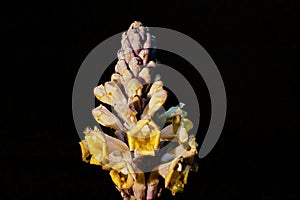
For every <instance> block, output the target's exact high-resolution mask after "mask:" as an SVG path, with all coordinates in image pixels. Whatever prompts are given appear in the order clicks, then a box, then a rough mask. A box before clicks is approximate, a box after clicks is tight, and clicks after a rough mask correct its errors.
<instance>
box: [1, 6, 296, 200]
mask: <svg viewBox="0 0 300 200" xmlns="http://www.w3.org/2000/svg"><path fill="white" fill-rule="evenodd" d="M1 10H2V11H1V20H2V21H3V23H1V24H2V28H1V30H0V31H1V33H2V35H3V36H2V39H3V42H2V44H1V46H2V50H4V51H3V53H2V56H3V60H2V72H1V75H2V76H1V77H2V78H1V82H2V87H1V89H2V90H1V93H2V94H1V102H2V103H1V105H2V109H1V127H0V131H1V134H0V159H1V165H0V181H1V185H2V186H1V198H2V199H24V198H32V197H38V198H42V199H72V198H80V199H83V198H85V199H91V198H94V199H120V195H119V193H118V192H117V190H116V189H115V188H114V185H113V184H112V182H111V180H110V177H109V175H108V173H107V172H106V171H102V170H101V168H99V167H97V166H93V165H89V164H86V163H84V162H82V161H81V152H80V147H79V145H78V142H79V137H78V135H77V132H76V130H75V126H74V123H73V118H72V107H71V106H72V87H73V82H74V80H75V76H76V73H77V70H78V69H79V67H80V65H81V63H82V61H83V60H84V59H85V57H86V56H87V55H88V53H89V52H90V51H91V50H92V49H93V48H94V47H95V46H97V45H98V44H99V43H101V42H102V41H103V40H105V39H106V38H108V37H110V36H112V35H114V34H116V33H118V32H120V31H125V30H126V29H127V28H128V26H129V25H130V24H131V22H133V21H134V20H139V21H142V22H143V24H145V25H147V26H158V27H166V28H170V29H174V30H178V31H180V32H183V33H185V34H187V35H188V36H190V37H192V38H193V39H195V40H196V41H198V42H199V43H200V44H201V45H202V46H203V47H204V48H205V49H206V50H207V52H208V53H209V54H210V55H211V57H212V58H213V60H214V61H215V63H216V65H217V66H218V68H219V70H220V73H221V75H222V77H223V80H224V83H225V87H226V91H227V98H228V112H227V119H226V124H225V127H224V130H223V133H222V135H221V138H220V140H219V141H218V143H217V145H216V146H215V148H214V149H213V151H212V152H211V153H210V154H209V155H208V156H207V157H205V158H204V159H201V160H199V171H198V172H197V173H194V174H191V175H190V177H189V182H188V184H187V185H186V188H185V191H184V193H183V194H178V195H177V196H175V197H172V196H171V195H170V193H168V191H166V193H164V198H163V199H191V198H196V199H205V200H209V199H220V200H221V199H222V200H224V199H262V200H267V199H268V200H269V199H299V198H300V194H299V177H298V167H299V166H298V165H297V164H296V163H297V160H298V159H299V154H298V151H297V150H298V146H299V142H298V140H297V137H296V136H297V135H298V134H299V131H298V130H297V129H296V123H297V122H298V121H299V117H298V113H297V108H298V105H297V103H298V101H299V88H298V85H297V84H298V82H299V81H298V80H297V73H296V71H295V70H296V67H299V30H298V26H299V20H298V18H297V17H298V16H297V15H298V13H299V1H296V0H295V1H283V0H281V1H280V0H272V1H271V0H269V1H268V0H262V1H257V2H254V1H246V0H232V1H225V0H220V1H216V0H212V1H209V0H199V1H183V2H182V1H172V2H169V3H167V2H164V1H159V2H154V1H143V2H142V1H139V2H126V1H123V3H121V2H115V1H110V2H108V3H103V2H101V1H94V2H86V1H82V2H78V1H73V2H70V3H67V2H65V3H54V2H44V1H42V2H39V3H30V2H27V1H26V2H24V3H17V2H14V3H11V5H3V6H2V7H1ZM99 56H101V55H99ZM83 98H84V97H83Z"/></svg>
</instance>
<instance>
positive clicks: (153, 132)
mask: <svg viewBox="0 0 300 200" xmlns="http://www.w3.org/2000/svg"><path fill="white" fill-rule="evenodd" d="M127 137H128V144H129V149H130V151H133V150H136V153H137V154H140V155H151V156H154V155H155V152H154V150H155V149H158V147H159V141H160V131H159V129H158V127H157V125H156V124H155V123H154V122H153V121H152V120H150V119H141V120H139V121H138V122H137V123H136V124H135V125H134V126H133V127H132V128H131V129H130V130H129V131H127Z"/></svg>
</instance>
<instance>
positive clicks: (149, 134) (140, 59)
mask: <svg viewBox="0 0 300 200" xmlns="http://www.w3.org/2000/svg"><path fill="white" fill-rule="evenodd" d="M154 39H155V38H154V37H153V36H152V35H151V34H150V33H149V29H148V28H147V27H144V26H143V25H142V24H141V23H140V22H134V23H132V25H131V26H130V27H129V29H128V31H127V32H125V33H124V34H123V36H122V40H121V46H122V47H121V49H120V50H119V51H118V59H119V60H118V62H117V64H116V66H115V73H113V74H112V76H111V80H110V81H108V82H105V83H104V84H101V85H99V86H97V87H96V88H95V89H94V94H95V96H96V98H97V99H99V100H100V101H101V102H103V103H105V104H108V105H110V106H112V108H113V110H114V112H115V113H116V115H115V114H114V113H112V112H111V111H110V110H109V109H107V108H106V107H105V106H104V105H100V106H98V107H97V108H95V109H93V111H92V114H93V116H94V118H95V120H96V121H97V122H98V123H100V124H101V125H103V126H106V127H110V128H112V129H114V133H115V135H114V136H110V135H107V134H105V133H103V132H102V131H100V130H99V129H98V128H97V127H95V128H94V129H90V128H86V130H85V131H84V134H85V138H84V140H82V141H81V142H80V146H81V150H82V159H83V160H84V161H85V162H89V163H91V164H95V165H100V166H102V168H103V169H104V170H110V176H111V178H112V180H113V182H114V183H115V185H116V187H117V188H118V190H119V191H120V192H121V194H122V197H123V199H132V200H134V199H136V200H138V199H156V198H157V197H159V195H160V191H161V189H162V188H158V183H159V181H160V179H161V178H164V186H165V188H168V189H170V190H171V192H172V194H173V195H175V194H176V192H181V191H183V188H184V185H185V184H186V183H187V177H188V173H189V171H191V170H193V171H196V170H197V167H196V166H197V165H196V162H195V161H194V157H195V155H196V154H197V148H196V147H197V144H196V141H195V138H194V137H193V136H191V135H189V134H188V132H189V130H190V129H192V128H193V123H192V122H191V121H190V120H189V119H187V118H186V115H187V113H186V112H185V111H183V109H182V108H183V106H184V104H183V103H180V104H179V105H178V106H174V107H171V108H170V109H169V110H168V111H166V112H164V113H163V114H162V115H160V116H159V119H160V120H163V121H164V122H166V123H167V124H168V123H169V124H168V125H167V126H165V127H164V128H162V129H161V128H160V127H159V126H158V125H157V124H156V123H155V121H154V120H153V116H154V114H155V113H156V112H157V111H158V110H160V109H161V108H162V106H163V105H164V103H165V101H166V99H167V97H168V93H167V91H166V90H164V87H163V86H164V85H163V82H162V81H161V80H159V78H157V77H155V78H153V77H151V74H150V71H151V69H152V68H155V66H156V63H155V62H154V61H152V60H150V59H149V54H150V51H151V47H153V42H154ZM164 141H167V142H171V143H175V144H177V146H175V147H173V148H170V149H169V150H168V151H166V152H164V153H163V155H160V154H159V152H160V149H161V148H162V147H163V142H164ZM147 157H154V158H156V157H157V159H158V160H159V162H158V164H157V165H156V166H154V167H153V168H152V169H151V170H150V172H144V171H143V170H142V169H141V168H140V167H139V164H138V163H139V162H138V161H139V160H141V159H142V158H147ZM146 173H149V176H145V175H146ZM146 177H147V178H146Z"/></svg>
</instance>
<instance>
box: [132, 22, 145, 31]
mask: <svg viewBox="0 0 300 200" xmlns="http://www.w3.org/2000/svg"><path fill="white" fill-rule="evenodd" d="M140 26H143V24H142V22H139V21H134V22H133V23H132V24H131V25H130V27H129V29H134V28H138V27H140Z"/></svg>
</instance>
